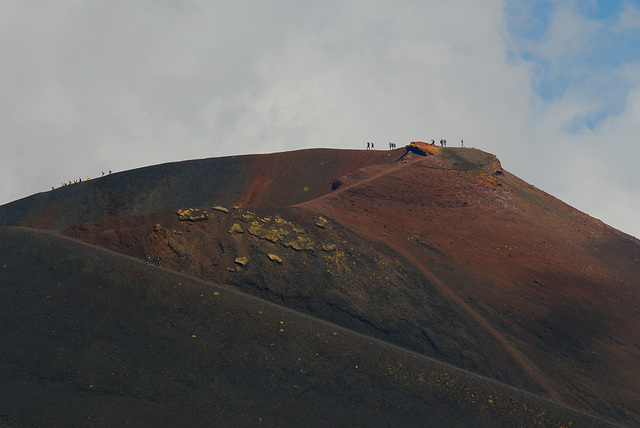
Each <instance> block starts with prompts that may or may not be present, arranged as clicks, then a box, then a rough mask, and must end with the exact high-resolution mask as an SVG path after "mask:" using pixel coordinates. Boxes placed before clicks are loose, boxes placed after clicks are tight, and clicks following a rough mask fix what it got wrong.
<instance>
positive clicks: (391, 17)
mask: <svg viewBox="0 0 640 428" xmlns="http://www.w3.org/2000/svg"><path fill="white" fill-rule="evenodd" d="M558 5H559V7H558V8H557V10H556V11H555V13H554V15H553V16H552V19H551V24H550V27H549V28H548V31H547V32H546V34H545V35H543V37H541V38H540V40H537V41H531V40H525V41H523V40H520V39H516V38H512V37H511V36H510V35H509V34H508V33H507V27H506V16H505V13H506V12H505V10H504V6H505V3H504V2H503V1H498V0H496V1H488V2H477V1H475V0H456V1H450V2H439V1H427V2H417V1H412V0H406V1H397V2H393V3H392V2H387V1H382V0H377V1H364V0H347V1H330V2H322V3H312V2H296V1H288V0H279V1H274V2H253V1H241V0H235V1H228V0H217V1H196V0H192V1H181V2H163V1H152V0H146V1H143V2H134V3H131V2H125V1H95V2H91V3H86V2H73V1H67V2H56V3H55V4H53V3H51V4H49V3H44V4H42V3H40V2H28V1H22V0H9V1H5V2H2V3H1V4H0V60H1V61H2V63H3V67H2V68H0V90H2V93H3V101H2V102H1V103H0V113H2V116H1V117H0V141H2V144H3V148H4V149H3V152H4V153H6V154H7V156H4V157H3V158H2V159H0V179H1V180H2V183H3V186H2V189H0V201H1V202H8V201H10V200H12V199H16V198H18V197H23V196H27V195H28V194H30V193H34V192H36V191H41V190H47V189H49V188H50V186H51V185H58V184H59V183H60V182H61V181H63V180H68V179H73V177H80V176H82V177H86V176H87V175H90V176H95V175H98V174H100V171H102V170H108V169H113V170H114V171H115V170H122V169H129V168H135V167H139V166H143V165H149V164H154V163H159V162H166V161H174V160H181V159H190V158H198V157H207V156H223V155H232V154H242V153H253V152H269V151H278V150H290V149H298V148H303V147H344V148H354V147H364V146H363V145H364V143H365V142H366V141H374V142H376V144H377V146H378V147H379V148H384V147H385V145H386V144H387V142H389V141H394V142H397V143H398V144H403V143H406V142H408V141H410V140H413V139H423V140H429V139H432V138H433V139H436V140H437V139H439V138H447V139H448V140H449V142H450V145H457V144H458V143H459V140H460V138H464V139H465V145H468V146H475V147H478V148H481V149H483V150H486V151H490V152H493V153H495V154H497V155H498V156H499V157H500V159H501V160H502V162H503V165H504V167H505V168H507V169H509V170H510V171H512V172H514V173H515V174H517V175H520V176H521V177H522V178H524V179H526V180H528V181H530V182H531V183H532V184H535V185H537V186H539V187H542V188H544V189H545V190H547V191H549V192H550V193H552V194H556V195H557V196H560V197H563V198H565V197H566V199H568V202H569V203H572V204H574V205H576V206H578V207H579V208H581V209H587V210H589V212H590V213H592V214H593V213H596V214H594V215H596V216H602V217H601V218H602V219H603V220H605V221H610V220H609V219H613V220H615V221H619V223H617V224H616V226H617V227H621V228H623V229H625V230H627V231H629V230H631V229H632V228H633V227H637V226H636V225H637V224H638V222H637V221H636V220H635V219H630V218H629V217H628V216H626V214H624V211H623V210H624V209H626V208H628V207H630V206H632V201H633V200H634V199H633V197H634V196H636V195H637V186H635V187H634V184H633V181H634V180H633V178H634V177H633V173H632V172H629V171H631V169H630V161H629V159H631V158H632V157H633V155H634V154H636V153H637V151H636V150H637V149H636V148H635V143H634V142H633V137H634V135H638V132H637V131H638V129H637V126H636V125H635V120H634V119H635V118H637V117H638V115H637V112H636V110H635V109H636V108H637V101H636V98H637V95H636V92H632V93H630V95H629V96H628V97H627V98H626V100H627V103H626V104H625V106H623V107H624V110H621V111H618V112H617V113H616V114H615V115H613V116H610V117H609V118H607V117H606V116H605V118H604V119H603V120H602V121H601V122H599V123H598V124H597V126H596V127H595V128H594V129H578V131H579V132H576V129H573V130H571V132H569V129H570V128H571V124H572V123H574V122H575V120H576V119H575V118H576V117H584V116H587V117H588V116H589V115H593V114H595V113H594V112H596V113H598V112H600V111H601V110H602V105H604V104H606V103H604V102H603V101H601V100H603V99H604V98H603V97H602V94H600V95H598V96H595V95H594V93H593V91H590V90H589V88H588V87H585V86H584V85H583V86H581V85H576V86H574V87H572V88H571V89H570V90H568V91H566V92H565V93H562V94H561V95H562V96H559V97H557V98H556V99H555V100H553V101H548V100H545V99H544V98H541V97H539V96H537V95H536V94H535V93H534V92H533V91H532V86H534V85H533V84H534V83H535V82H536V79H540V74H539V73H540V68H539V67H538V66H537V65H536V62H535V60H532V59H529V60H528V61H524V60H522V59H521V58H520V57H519V54H520V53H521V52H523V51H530V52H534V53H535V54H536V55H539V56H540V57H542V58H544V59H545V60H546V61H551V62H553V64H554V67H557V68H558V70H559V72H560V73H563V72H565V71H566V70H567V69H569V71H571V70H570V69H571V61H569V59H571V58H577V57H580V56H581V55H582V56H584V55H589V41H590V40H593V38H594V37H597V35H598V34H599V33H598V32H599V31H602V28H603V27H602V25H603V24H602V23H600V22H592V21H590V20H588V19H586V18H585V17H583V16H581V15H580V14H578V13H577V12H576V10H575V9H574V8H572V7H571V6H570V4H568V3H566V2H558ZM625 11H626V12H625V13H623V14H622V15H621V19H620V23H621V24H620V25H623V24H624V25H627V26H629V25H631V24H627V23H628V22H631V23H632V22H634V21H633V19H631V18H633V16H634V15H633V14H634V13H635V12H634V11H635V9H634V8H633V7H631V6H627V8H626V9H625ZM625 14H626V15H625ZM623 16H627V17H624V18H623ZM523 44H527V46H524V45H523ZM514 52H515V53H516V54H515V55H514V54H513V53H514ZM563 67H564V68H563ZM635 71H636V68H634V66H632V65H624V66H623V67H621V68H620V70H619V71H618V72H617V74H616V75H617V76H618V78H619V79H623V80H624V81H625V82H629V85H637V81H635V82H634V81H633V77H632V76H636V75H637V73H635ZM603 86H605V85H603ZM634 133H635V134H634ZM610 134H613V135H615V138H617V139H620V140H623V141H625V143H624V144H626V146H625V150H626V152H625V153H624V155H621V156H617V155H613V154H609V153H607V152H606V151H603V150H602V146H601V142H600V141H601V139H602V138H604V137H605V136H606V135H610ZM578 146H579V147H581V150H583V151H584V152H585V153H584V157H575V158H574V157H573V154H574V153H575V151H573V149H574V148H575V147H578ZM25 153H33V154H34V155H32V156H26V155H25ZM593 159H597V160H598V162H599V163H600V165H601V167H602V168H601V173H599V174H600V175H599V176H600V177H601V182H602V183H607V188H608V189H611V190H612V191H611V192H608V193H607V194H605V195H603V196H602V198H608V200H607V202H603V201H600V203H598V201H596V200H594V199H593V196H589V195H588V194H587V192H585V189H584V188H583V187H581V186H580V185H574V184H572V183H573V182H580V180H581V178H584V177H587V176H589V174H591V175H590V176H592V177H593V176H594V175H593V174H592V173H591V171H590V169H592V167H591V166H590V165H591V164H590V163H589V162H591V161H592V160H593ZM565 160H567V162H568V163H569V164H570V165H571V167H570V168H565V169H564V170H563V168H562V163H563V162H565ZM587 160H588V161H587ZM563 171H565V172H563ZM567 171H571V173H570V174H569V173H567ZM609 171H624V173H622V172H621V173H617V174H614V175H612V174H611V173H610V172H609ZM623 176H624V177H625V178H624V179H621V177H623ZM612 198H616V199H615V200H613V199H612ZM616 203H617V204H618V205H619V207H620V210H622V211H620V212H621V213H622V214H618V216H617V217H616V216H615V215H614V214H612V213H611V212H610V211H611V210H609V211H606V212H605V211H603V210H601V211H598V205H601V206H605V205H606V206H609V207H613V206H616ZM605 216H606V217H605ZM634 230H635V229H634ZM638 234H640V233H638Z"/></svg>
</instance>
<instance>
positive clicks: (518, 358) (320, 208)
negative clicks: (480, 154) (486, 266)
mask: <svg viewBox="0 0 640 428" xmlns="http://www.w3.org/2000/svg"><path fill="white" fill-rule="evenodd" d="M426 159H427V158H425V157H417V158H416V159H412V160H410V161H408V162H398V163H397V164H395V165H393V166H391V167H389V168H385V169H384V170H383V171H379V172H377V173H375V174H374V175H372V176H371V177H367V178H366V179H363V180H361V181H358V182H356V183H352V184H350V185H348V186H345V187H344V188H343V187H340V188H339V189H337V190H335V191H333V192H331V193H328V194H326V195H323V196H321V197H319V198H316V199H313V200H311V201H307V202H304V203H302V204H299V205H295V207H296V208H301V209H303V210H307V211H310V212H314V213H318V214H322V215H324V216H327V217H330V218H332V219H333V220H335V221H336V222H338V223H340V224H341V225H343V226H344V227H347V228H348V229H350V230H351V231H353V232H355V233H357V234H359V235H361V236H363V237H364V238H366V239H369V240H372V241H376V242H380V243H382V244H384V245H387V246H389V247H390V248H392V249H393V250H394V251H396V252H397V253H398V254H400V255H401V256H402V257H404V258H405V259H406V260H408V261H409V262H410V263H412V264H413V265H414V266H415V267H416V268H417V269H419V270H420V272H422V273H423V274H424V275H425V277H427V278H428V279H429V281H430V282H431V283H432V284H434V285H435V286H436V287H437V288H438V290H439V291H440V293H441V294H442V295H443V296H444V297H445V298H446V299H448V300H449V301H450V302H451V303H452V305H453V306H454V307H458V308H459V309H460V311H461V312H462V313H463V314H466V315H467V316H469V317H470V318H471V319H473V320H475V322H476V323H477V324H478V325H479V326H480V327H481V328H483V329H484V330H485V331H486V332H487V333H488V334H489V335H490V336H491V337H492V338H493V339H494V340H495V341H496V342H497V343H499V344H500V345H501V346H502V347H503V349H504V350H505V351H506V352H507V354H508V355H509V356H510V357H511V359H512V360H513V361H514V362H515V363H516V364H518V365H519V366H520V368H521V369H522V371H523V372H524V373H525V375H526V377H527V378H528V379H529V380H530V381H532V382H533V383H535V384H536V385H539V386H540V387H541V388H542V389H543V390H544V391H545V393H546V394H547V396H548V397H549V398H550V399H552V400H554V401H557V402H562V396H561V395H560V394H559V393H558V391H557V390H556V388H555V387H554V385H553V382H552V381H551V379H550V378H548V377H547V376H546V375H545V374H544V373H543V372H542V371H541V370H540V369H539V368H538V366H536V365H535V364H534V363H533V362H532V361H531V360H529V359H528V358H527V357H526V355H524V354H523V353H522V352H521V351H520V350H518V349H517V348H516V346H515V345H514V344H513V343H512V342H511V341H510V340H509V339H508V337H507V336H505V335H504V334H502V333H501V332H500V331H499V330H498V329H497V328H496V327H495V326H493V325H492V324H491V323H490V322H489V321H488V320H487V319H486V318H484V317H483V316H482V315H480V314H479V313H478V312H477V311H475V310H474V309H473V308H472V307H471V306H469V305H468V304H467V303H466V302H465V301H464V300H463V299H462V298H461V297H460V296H459V295H458V294H457V293H455V292H454V291H453V290H452V289H451V288H450V287H448V286H447V285H446V284H445V283H444V282H443V281H441V280H440V279H439V278H438V277H437V276H436V275H435V274H434V273H433V272H431V271H430V270H429V269H427V268H426V267H425V266H424V264H423V263H420V261H419V260H418V259H417V258H416V257H415V256H414V255H413V254H412V252H411V251H409V250H408V249H407V248H404V247H403V246H402V245H400V244H398V243H394V242H392V241H391V240H389V239H384V238H382V237H381V236H379V235H378V234H375V233H372V232H370V231H367V230H364V229H362V228H360V227H358V226H357V225H353V224H351V223H350V222H349V219H348V218H346V217H345V216H344V215H342V214H341V213H340V211H339V210H337V209H335V206H334V204H333V203H332V200H335V199H337V198H338V197H339V196H340V195H341V194H342V193H344V192H347V191H349V190H350V189H353V188H356V187H359V186H363V185H366V184H367V183H370V182H373V181H375V180H377V179H379V178H382V177H384V176H385V175H388V174H390V173H393V172H395V171H398V170H400V169H402V168H405V167H407V166H409V165H413V164H414V163H417V162H421V161H425V160H426Z"/></svg>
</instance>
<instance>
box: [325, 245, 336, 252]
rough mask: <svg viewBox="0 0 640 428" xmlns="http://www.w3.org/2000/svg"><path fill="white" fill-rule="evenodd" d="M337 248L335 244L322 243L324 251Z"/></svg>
mask: <svg viewBox="0 0 640 428" xmlns="http://www.w3.org/2000/svg"><path fill="white" fill-rule="evenodd" d="M336 248H337V245H335V244H322V249H323V250H325V251H334V250H335V249H336Z"/></svg>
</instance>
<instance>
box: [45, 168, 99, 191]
mask: <svg viewBox="0 0 640 428" xmlns="http://www.w3.org/2000/svg"><path fill="white" fill-rule="evenodd" d="M104 175H105V174H104V171H102V176H103V177H104ZM109 175H111V170H109ZM89 180H91V177H89V176H87V181H89ZM77 183H82V177H80V178H74V179H73V181H71V180H69V182H68V183H64V182H63V183H60V187H64V186H68V185H70V184H77ZM51 190H56V188H55V187H54V186H51Z"/></svg>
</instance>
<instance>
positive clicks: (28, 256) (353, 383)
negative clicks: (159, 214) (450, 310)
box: [0, 228, 607, 427]
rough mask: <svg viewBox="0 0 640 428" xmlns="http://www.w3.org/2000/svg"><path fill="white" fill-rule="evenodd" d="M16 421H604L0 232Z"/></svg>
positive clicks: (1, 401)
mask: <svg viewBox="0 0 640 428" xmlns="http://www.w3.org/2000/svg"><path fill="white" fill-rule="evenodd" d="M0 239H1V240H2V242H3V245H2V246H1V247H0V265H1V266H2V269H1V270H0V297H1V298H0V335H1V336H2V337H1V340H2V343H3V346H2V347H1V348H0V374H1V376H0V383H1V384H2V385H1V387H0V423H2V424H4V425H9V426H28V425H38V426H57V425H66V426H70V425H85V424H89V425H103V426H104V425H109V426H113V425H115V426H122V425H126V424H131V425H135V426H159V425H172V426H211V425H215V424H220V423H222V424H225V425H236V426H237V425H252V424H255V423H263V424H266V425H267V426H283V425H305V426H320V425H326V424H330V425H334V426H335V425H340V426H354V425H365V426H371V425H393V426H416V425H417V426H425V425H427V426H436V427H437V426H452V425H455V426H473V427H482V426H507V425H514V424H515V425H520V426H570V425H573V426H607V424H606V423H605V422H603V421H600V420H597V419H594V418H592V417H589V416H586V415H584V414H581V413H578V412H575V411H572V410H569V409H567V408H564V407H561V406H558V405H556V404H553V403H551V402H548V401H545V400H541V399H539V398H537V397H534V396H531V395H528V394H526V393H524V392H522V391H518V390H515V389H512V388H509V387H506V386H504V385H501V384H498V383H495V382H492V381H488V380H483V379H481V378H479V377H478V376H475V375H472V374H469V373H466V372H462V371H460V370H457V369H455V368H453V367H451V366H447V365H443V364H440V363H436V362H434V361H432V360H429V359H426V358H424V357H421V356H419V355H416V354H412V353H410V352H407V351H406V350H403V349H400V348H397V347H393V346H390V345H388V344H385V343H382V342H379V341H376V340H374V339H370V338H367V337H364V336H361V335H357V334H354V333H352V332H350V331H348V330H344V329H342V328H340V327H337V326H335V325H331V324H327V323H324V322H320V321H318V320H314V319H312V318H309V317H307V316H303V315H300V314H298V313H296V312H293V311H290V310H286V309H284V308H280V307H278V306H276V305H272V304H269V303H266V302H264V301H261V300H258V299H255V298H251V297H248V296H246V295H242V294H239V293H237V292H233V291H232V290H229V289H227V288H224V287H220V286H216V285H214V284H210V283H204V282H202V281H198V280H196V279H192V278H189V277H185V276H182V275H178V274H175V273H172V272H170V271H167V270H165V269H158V268H154V267H150V266H146V265H145V264H144V263H141V262H139V261H136V260H133V259H130V258H127V257H124V256H121V255H117V254H114V253H111V252H108V251H106V250H101V249H98V248H95V247H90V246H87V245H85V244H81V243H78V242H72V241H69V240H67V239H64V238H61V237H57V236H53V235H50V234H46V233H44V232H35V231H32V230H27V229H17V228H0Z"/></svg>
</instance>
